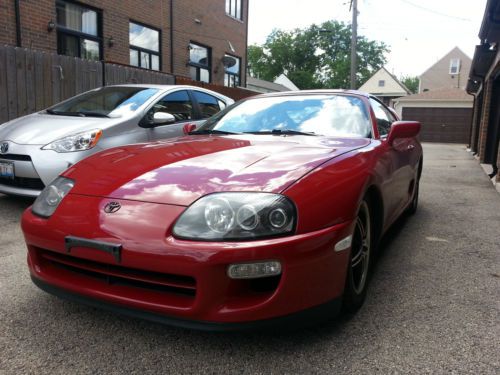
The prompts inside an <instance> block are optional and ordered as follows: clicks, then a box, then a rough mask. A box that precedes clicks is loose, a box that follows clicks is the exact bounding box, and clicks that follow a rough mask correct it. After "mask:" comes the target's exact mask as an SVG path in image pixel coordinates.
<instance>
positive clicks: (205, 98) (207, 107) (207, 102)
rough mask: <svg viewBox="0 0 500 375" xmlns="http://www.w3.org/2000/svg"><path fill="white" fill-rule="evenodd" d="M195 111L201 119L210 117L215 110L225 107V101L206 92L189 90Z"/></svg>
mask: <svg viewBox="0 0 500 375" xmlns="http://www.w3.org/2000/svg"><path fill="white" fill-rule="evenodd" d="M191 94H192V96H193V99H194V102H195V105H196V109H197V112H198V113H199V116H200V118H201V119H202V120H205V119H207V118H209V117H212V116H213V115H215V114H216V113H217V112H219V111H221V110H223V109H224V108H226V103H225V102H224V101H222V100H220V99H219V98H217V97H215V96H213V95H210V94H207V93H206V92H202V91H198V90H191Z"/></svg>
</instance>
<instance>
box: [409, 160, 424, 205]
mask: <svg viewBox="0 0 500 375" xmlns="http://www.w3.org/2000/svg"><path fill="white" fill-rule="evenodd" d="M421 168H422V160H420V161H419V163H418V166H417V176H416V178H415V187H414V188H413V197H412V199H411V202H410V205H409V206H408V208H407V209H406V213H407V214H408V215H415V213H416V212H417V208H418V193H419V190H420V175H421V173H422V169H421Z"/></svg>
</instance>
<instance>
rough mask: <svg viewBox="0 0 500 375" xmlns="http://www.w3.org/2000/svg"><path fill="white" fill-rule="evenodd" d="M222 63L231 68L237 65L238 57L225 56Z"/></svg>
mask: <svg viewBox="0 0 500 375" xmlns="http://www.w3.org/2000/svg"><path fill="white" fill-rule="evenodd" d="M222 65H224V66H225V67H226V68H231V67H232V66H235V65H236V59H235V58H234V57H231V56H224V57H223V58H222Z"/></svg>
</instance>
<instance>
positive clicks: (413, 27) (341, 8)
mask: <svg viewBox="0 0 500 375" xmlns="http://www.w3.org/2000/svg"><path fill="white" fill-rule="evenodd" d="M249 1H250V5H249V6H250V9H249V12H250V15H249V25H248V28H249V30H248V43H249V44H263V43H264V42H265V40H266V37H267V36H268V35H269V33H270V32H271V31H272V30H273V28H277V29H282V30H291V29H294V28H305V27H307V26H309V25H311V24H313V23H316V24H319V23H321V22H324V21H328V20H332V19H333V20H337V21H344V22H349V23H350V21H351V17H352V15H351V13H350V12H349V2H350V0H249ZM486 1H487V0H358V11H359V16H358V27H359V31H358V34H360V35H363V36H366V37H367V38H368V39H370V40H378V41H383V42H385V43H386V44H388V45H389V47H390V49H391V52H390V53H389V54H388V55H387V56H386V57H387V61H388V63H387V65H386V67H387V68H388V69H389V71H391V72H393V73H395V74H396V75H397V76H398V77H400V76H401V75H403V74H404V75H416V76H418V75H420V74H421V73H423V72H424V71H425V70H426V69H427V68H428V67H429V66H431V65H432V64H433V63H435V62H436V61H437V60H439V59H440V58H441V57H443V56H444V55H445V54H446V53H448V52H449V51H450V50H451V49H452V48H453V47H455V46H458V47H460V48H461V49H462V50H463V51H464V52H465V53H466V54H467V55H469V56H470V57H471V58H472V55H473V53H474V46H475V45H476V44H479V38H478V36H477V35H478V33H479V28H480V26H481V21H482V18H483V15H484V9H485V6H486Z"/></svg>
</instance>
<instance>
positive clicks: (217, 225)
mask: <svg viewBox="0 0 500 375" xmlns="http://www.w3.org/2000/svg"><path fill="white" fill-rule="evenodd" d="M295 222H296V210H295V205H294V204H293V203H292V202H291V200H290V199H289V198H287V197H285V196H283V195H280V194H272V193H239V192H230V193H214V194H209V195H206V196H204V197H202V198H200V199H198V200H197V201H196V202H194V203H193V204H192V205H191V206H189V207H188V208H187V209H186V211H184V212H183V213H182V215H181V216H180V217H179V219H178V220H177V222H176V223H175V225H174V229H173V234H174V236H175V237H178V238H183V239H191V240H201V241H218V240H252V239H258V238H263V237H273V236H280V235H286V234H291V233H293V231H294V230H295Z"/></svg>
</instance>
